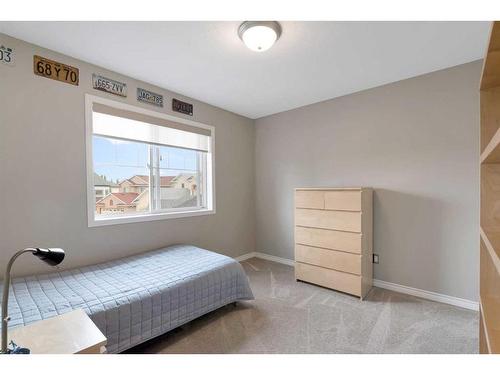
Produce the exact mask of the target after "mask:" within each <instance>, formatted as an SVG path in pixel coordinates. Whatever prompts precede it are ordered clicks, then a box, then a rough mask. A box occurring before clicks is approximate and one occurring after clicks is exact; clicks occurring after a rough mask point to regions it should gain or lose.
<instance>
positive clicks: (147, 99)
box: [137, 87, 163, 107]
mask: <svg viewBox="0 0 500 375" xmlns="http://www.w3.org/2000/svg"><path fill="white" fill-rule="evenodd" d="M137 100H138V101H139V102H144V103H148V104H151V105H155V106H157V107H163V95H160V94H156V93H154V92H151V91H148V90H145V89H141V88H140V87H138V88H137Z"/></svg>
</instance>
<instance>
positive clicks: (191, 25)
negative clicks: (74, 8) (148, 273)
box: [0, 22, 489, 118]
mask: <svg viewBox="0 0 500 375" xmlns="http://www.w3.org/2000/svg"><path fill="white" fill-rule="evenodd" d="M239 23H240V22H0V32H2V33H5V34H8V35H11V36H14V37H17V38H19V39H23V40H26V41H29V42H32V43H34V44H38V45H40V46H43V47H46V48H49V49H52V50H55V51H58V52H61V53H64V54H67V55H70V56H72V57H75V58H78V59H81V60H85V61H88V62H91V63H93V64H96V65H100V66H102V67H104V68H108V69H111V70H114V71H116V72H119V73H122V74H125V75H128V76H131V77H133V78H137V79H140V80H143V81H146V82H149V83H152V84H155V85H158V86H161V87H164V88H166V89H169V90H172V91H176V92H178V93H180V94H183V95H186V96H190V97H192V98H195V99H198V100H201V101H204V102H206V103H210V104H212V105H215V106H218V107H221V108H224V109H227V110H229V111H233V112H236V113H239V114H241V115H244V116H247V117H250V118H259V117H262V116H266V115H270V114H273V113H277V112H281V111H285V110H288V109H292V108H296V107H300V106H303V105H307V104H311V103H315V102H319V101H322V100H326V99H330V98H334V97H338V96H342V95H346V94H349V93H352V92H356V91H360V90H364V89H367V88H370V87H375V86H380V85H383V84H387V83H390V82H395V81H398V80H401V79H405V78H409V77H413V76H417V75H421V74H425V73H428V72H431V71H435V70H439V69H443V68H447V67H450V66H455V65H459V64H463V63H466V62H470V61H473V60H477V59H480V58H482V56H483V52H484V50H485V47H486V43H487V38H488V33H489V22H281V24H282V27H283V34H282V36H281V38H280V39H279V40H278V42H277V43H276V45H275V46H274V47H273V48H271V49H270V50H268V51H266V52H263V53H255V52H252V51H250V50H249V49H247V48H246V47H245V46H244V44H243V43H242V42H241V41H240V40H239V39H238V36H237V28H238V26H239Z"/></svg>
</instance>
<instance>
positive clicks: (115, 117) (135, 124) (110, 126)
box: [92, 103, 211, 152]
mask: <svg viewBox="0 0 500 375" xmlns="http://www.w3.org/2000/svg"><path fill="white" fill-rule="evenodd" d="M92 132H93V134H95V135H101V136H104V137H112V138H119V139H127V140H131V141H138V142H145V143H150V144H156V145H161V146H171V147H180V148H185V149H190V150H197V151H203V152H208V151H209V150H210V137H211V132H210V130H208V129H204V128H198V127H196V126H191V125H186V124H181V123H178V122H174V121H169V120H166V119H162V118H159V117H153V116H148V115H144V114H142V113H137V112H132V111H126V110H122V109H117V108H112V107H108V106H106V105H103V104H99V103H94V104H93V106H92Z"/></svg>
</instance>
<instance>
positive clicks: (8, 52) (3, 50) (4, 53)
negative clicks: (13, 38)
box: [0, 45, 14, 66]
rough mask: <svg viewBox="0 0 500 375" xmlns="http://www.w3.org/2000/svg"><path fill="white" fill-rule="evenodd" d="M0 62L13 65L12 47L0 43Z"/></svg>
mask: <svg viewBox="0 0 500 375" xmlns="http://www.w3.org/2000/svg"><path fill="white" fill-rule="evenodd" d="M0 62H1V63H3V64H5V65H9V66H14V49H13V48H9V47H5V46H2V45H0Z"/></svg>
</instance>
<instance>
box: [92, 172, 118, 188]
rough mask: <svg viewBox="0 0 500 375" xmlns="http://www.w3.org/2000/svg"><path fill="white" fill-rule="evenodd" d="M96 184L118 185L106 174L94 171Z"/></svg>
mask: <svg viewBox="0 0 500 375" xmlns="http://www.w3.org/2000/svg"><path fill="white" fill-rule="evenodd" d="M94 186H110V187H111V186H118V185H117V184H115V183H114V182H113V181H109V180H108V179H107V178H106V176H104V175H102V176H100V175H98V174H97V173H95V172H94Z"/></svg>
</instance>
